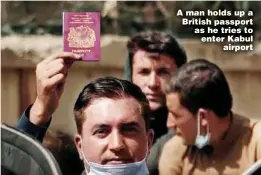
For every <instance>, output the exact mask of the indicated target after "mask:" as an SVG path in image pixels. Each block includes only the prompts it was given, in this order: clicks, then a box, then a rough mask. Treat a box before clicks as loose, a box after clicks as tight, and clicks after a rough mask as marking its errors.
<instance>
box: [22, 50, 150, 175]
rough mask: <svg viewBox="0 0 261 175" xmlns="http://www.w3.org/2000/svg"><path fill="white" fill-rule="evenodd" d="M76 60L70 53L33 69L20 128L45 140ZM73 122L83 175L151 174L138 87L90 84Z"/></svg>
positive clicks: (144, 106) (106, 81) (144, 103)
mask: <svg viewBox="0 0 261 175" xmlns="http://www.w3.org/2000/svg"><path fill="white" fill-rule="evenodd" d="M77 59H79V57H78V56H77V55H74V54H72V53H60V54H56V55H54V56H51V57H49V58H47V59H45V60H43V61H42V62H40V63H39V64H38V65H37V69H36V79H37V98H36V100H35V102H34V103H33V105H32V106H30V107H29V108H28V109H27V110H26V111H25V113H24V114H23V116H22V118H21V120H20V121H19V123H18V128H20V129H23V130H24V131H25V132H27V133H30V134H32V135H34V136H35V137H36V138H37V139H38V140H40V141H41V140H42V139H43V137H44V134H45V132H46V129H47V128H48V126H49V124H50V122H51V116H52V114H53V113H54V111H55V110H56V109H57V107H58V104H59V99H60V97H61V95H62V93H63V89H64V84H65V81H66V77H67V73H68V70H69V68H70V67H71V65H72V63H73V60H77ZM74 117H75V121H76V126H77V131H78V133H77V134H76V135H75V137H74V141H75V144H76V147H77V150H78V153H79V156H80V158H81V159H82V160H83V162H84V165H85V167H86V168H85V169H86V173H87V174H91V175H100V174H104V175H106V174H108V175H114V174H115V175H117V174H121V175H125V174H126V175H132V174H136V175H146V174H149V172H148V169H147V166H146V161H145V160H146V157H147V155H148V154H149V152H150V148H151V145H152V139H153V131H152V130H151V129H149V117H150V107H149V102H148V100H147V98H146V96H145V95H144V94H143V93H142V91H141V90H140V88H139V87H138V86H136V85H134V84H132V83H131V82H129V81H126V80H120V79H117V78H112V77H107V78H100V79H98V80H96V81H93V82H91V83H89V84H87V85H86V86H85V87H84V89H83V90H82V91H81V93H80V94H79V96H78V99H77V100H76V103H75V106H74ZM141 143H142V144H141Z"/></svg>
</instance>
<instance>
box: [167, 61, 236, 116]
mask: <svg viewBox="0 0 261 175" xmlns="http://www.w3.org/2000/svg"><path fill="white" fill-rule="evenodd" d="M172 92H175V93H178V94H179V97H180V103H181V105H183V106H184V107H186V108H187V109H188V110H189V111H190V112H191V113H192V114H194V115H195V114H196V113H197V111H198V109H199V108H205V109H210V110H212V111H213V112H214V113H215V114H216V115H217V116H218V117H225V116H227V115H228V114H229V112H230V110H231V108H232V95H231V92H230V89H229V85H228V82H227V80H226V77H225V75H224V73H223V72H222V70H221V69H220V68H219V67H218V66H217V65H215V64H213V63H211V62H209V61H207V60H204V59H197V60H192V61H190V62H189V63H187V64H185V65H183V66H182V67H181V68H180V69H179V70H178V71H177V72H175V73H174V74H173V75H172V78H171V83H170V85H169V86H168V87H167V88H166V93H172Z"/></svg>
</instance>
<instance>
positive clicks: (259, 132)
mask: <svg viewBox="0 0 261 175" xmlns="http://www.w3.org/2000/svg"><path fill="white" fill-rule="evenodd" d="M251 123H252V133H253V136H254V137H256V138H257V139H259V140H261V121H260V120H252V122H251Z"/></svg>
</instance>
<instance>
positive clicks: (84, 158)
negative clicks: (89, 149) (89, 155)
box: [81, 138, 89, 174]
mask: <svg viewBox="0 0 261 175" xmlns="http://www.w3.org/2000/svg"><path fill="white" fill-rule="evenodd" d="M81 154H82V157H83V160H84V161H83V165H84V167H85V171H86V174H88V173H89V172H88V167H86V166H87V165H86V163H87V164H88V165H89V162H88V160H87V159H86V157H85V155H84V152H83V144H82V138H81Z"/></svg>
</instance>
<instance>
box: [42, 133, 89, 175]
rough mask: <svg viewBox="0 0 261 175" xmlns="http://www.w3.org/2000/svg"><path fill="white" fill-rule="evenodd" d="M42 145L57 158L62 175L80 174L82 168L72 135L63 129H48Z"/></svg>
mask: <svg viewBox="0 0 261 175" xmlns="http://www.w3.org/2000/svg"><path fill="white" fill-rule="evenodd" d="M43 145H44V146H45V147H46V148H47V149H48V150H50V152H51V153H52V154H53V156H54V157H55V159H56V160H57V162H58V164H59V167H60V169H61V171H62V174H63V175H72V174H74V175H80V174H81V173H82V171H83V170H84V166H83V163H82V161H81V159H79V154H78V151H77V148H76V146H75V144H74V139H73V136H71V135H69V134H67V133H64V132H63V131H50V130H48V131H47V133H46V136H45V137H44V140H43Z"/></svg>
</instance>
